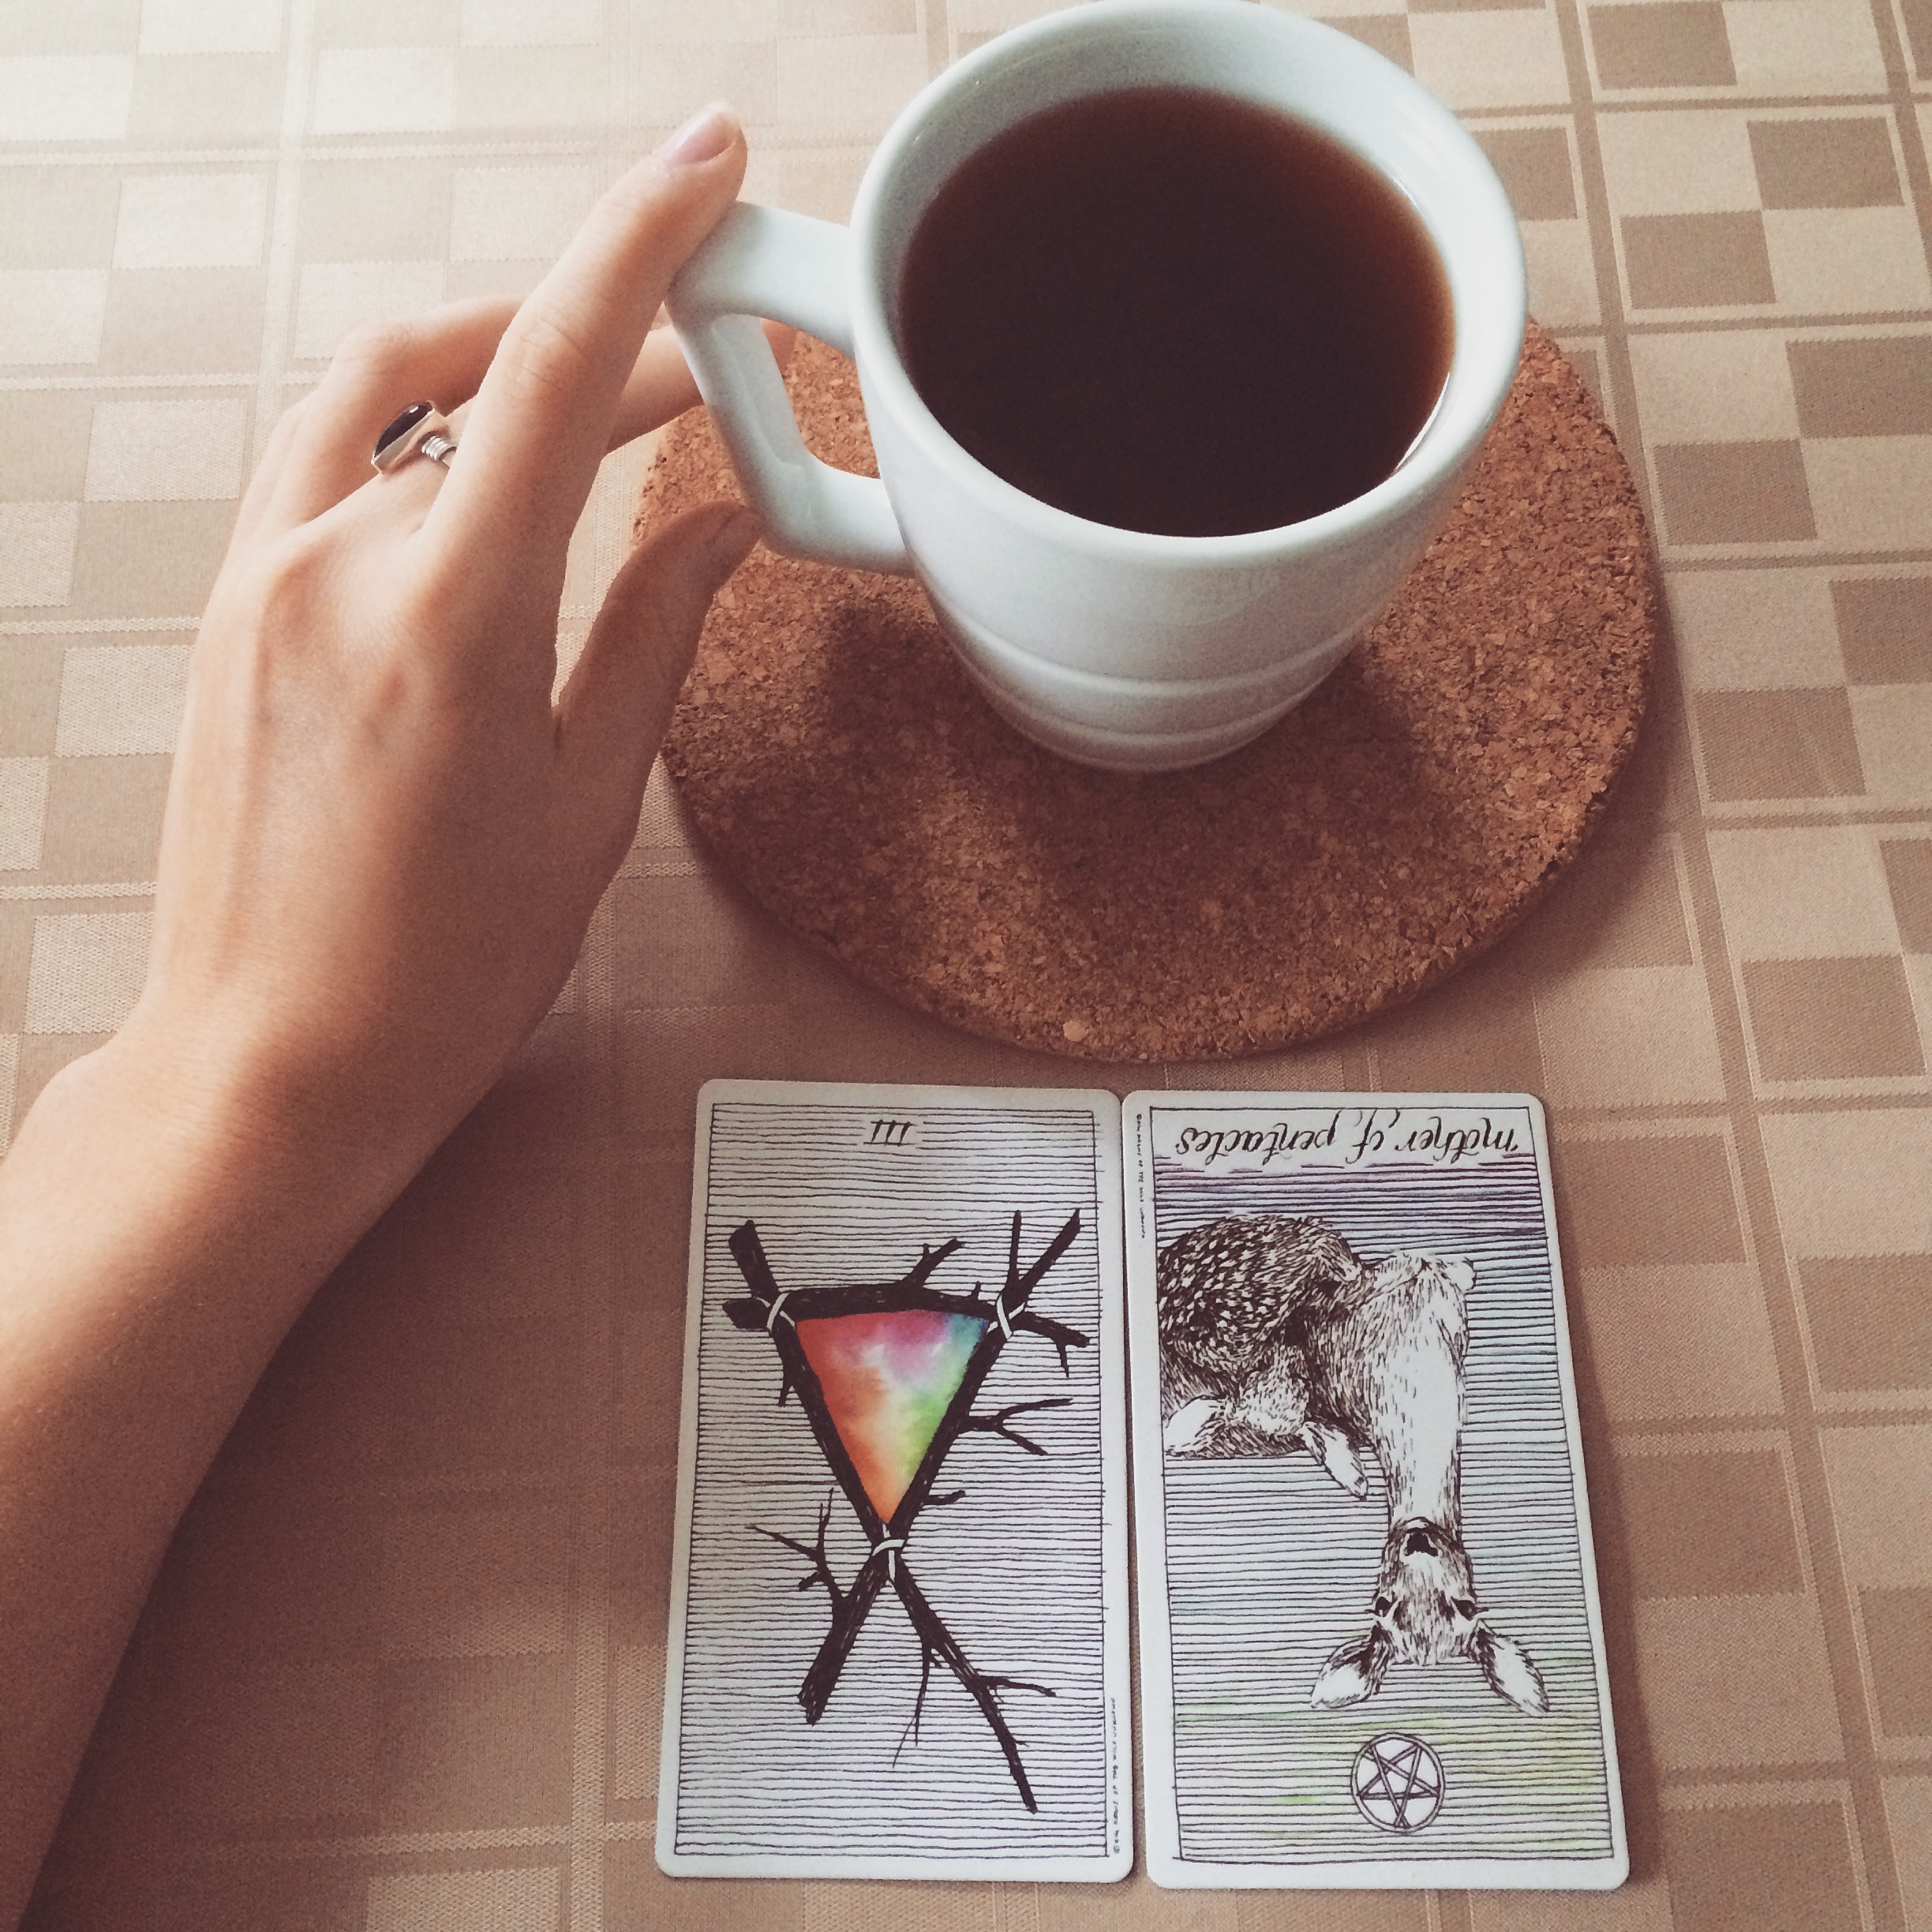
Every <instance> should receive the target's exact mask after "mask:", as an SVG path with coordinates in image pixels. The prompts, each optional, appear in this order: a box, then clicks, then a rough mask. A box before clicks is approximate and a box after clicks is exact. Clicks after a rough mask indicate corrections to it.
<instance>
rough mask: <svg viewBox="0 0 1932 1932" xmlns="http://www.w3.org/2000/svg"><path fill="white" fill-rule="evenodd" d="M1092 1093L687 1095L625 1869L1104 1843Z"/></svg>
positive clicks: (1111, 1460)
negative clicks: (676, 1327) (643, 1745)
mask: <svg viewBox="0 0 1932 1932" xmlns="http://www.w3.org/2000/svg"><path fill="white" fill-rule="evenodd" d="M1120 1146H1121V1142H1120V1114H1119V1104H1118V1102H1117V1101H1116V1100H1115V1099H1114V1097H1113V1096H1112V1095H1110V1094H1098V1093H1068V1092H1060V1091H1050V1092H1020V1091H975V1090H970V1089H965V1088H938V1087H929V1088H919V1087H862V1086H850V1087H841V1086H809V1085H793V1084H784V1083H777V1082H764V1081H745V1080H721V1081H713V1083H711V1084H710V1085H709V1086H707V1087H706V1088H705V1090H704V1091H703V1093H702V1095H700V1097H699V1100H698V1145H697V1160H696V1176H695V1186H694V1203H693V1208H692V1215H691V1286H690V1299H689V1303H688V1314H687V1323H686V1334H685V1357H684V1410H683V1431H682V1434H681V1436H680V1448H679V1467H678V1502H677V1511H678V1514H677V1529H676V1546H675V1554H674V1567H673V1572H672V1586H671V1622H670V1638H669V1642H668V1652H667V1672H666V1683H665V1725H664V1751H663V1761H662V1769H661V1777H660V1783H659V1795H658V1813H657V1859H658V1863H660V1864H661V1866H663V1867H664V1869H665V1870H666V1871H668V1872H670V1873H672V1874H699V1875H702V1874H732V1875H736V1876H741V1877H742V1876H771V1877H777V1876H784V1875H809V1876H844V1877H879V1878H1015V1879H1029V1878H1054V1879H1107V1878H1119V1877H1121V1875H1123V1874H1125V1871H1126V1870H1127V1869H1128V1867H1129V1864H1130V1863H1131V1862H1132V1858H1133V1851H1132V1841H1131V1825H1130V1822H1129V1821H1130V1817H1131V1811H1132V1805H1133V1785H1132V1747H1131V1734H1130V1732H1129V1696H1130V1690H1129V1676H1128V1670H1129V1661H1128V1608H1127V1604H1128V1597H1127V1482H1126V1372H1125V1324H1124V1319H1123V1316H1122V1312H1121V1282H1122V1276H1123V1267H1122V1263H1121V1193H1120Z"/></svg>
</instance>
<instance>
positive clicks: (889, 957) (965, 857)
mask: <svg viewBox="0 0 1932 1932" xmlns="http://www.w3.org/2000/svg"><path fill="white" fill-rule="evenodd" d="M789 382H790V387H791V389H792V398H793V402H794V404H795V406H796V408H797V410H798V412H799V421H800V424H801V425H802V427H803V431H804V434H805V437H806V440H807V443H808V444H810V445H811V447H812V448H813V450H814V451H815V452H816V453H817V454H818V455H820V456H822V457H823V458H825V459H826V460H827V461H828V462H835V463H837V464H839V465H841V466H843V467H844V468H846V469H850V470H865V471H867V472H868V473H869V474H876V472H875V471H874V466H873V462H872V452H871V443H870V441H869V440H868V439H867V435H866V429H865V419H864V414H863V406H862V404H861V402H860V399H859V385H858V380H857V378H856V375H855V373H854V372H853V370H852V365H850V364H849V363H848V362H847V361H845V360H844V358H843V357H841V356H840V355H839V354H837V352H836V351H835V350H831V349H828V348H826V347H825V346H822V344H819V343H813V342H807V341H803V340H802V341H801V342H800V343H799V347H798V350H797V352H796V354H795V356H794V357H793V359H792V367H791V371H790V375H789ZM736 493H737V491H736V481H735V479H734V478H733V477H732V472H731V470H730V467H729V465H728V462H727V460H726V459H725V455H724V452H723V451H722V448H721V446H720V445H719V444H718V442H717V439H716V437H715V436H714V434H713V431H712V429H711V427H710V422H709V420H708V419H707V417H706V415H705V414H704V412H703V411H702V410H694V411H693V412H692V413H691V414H690V415H688V416H687V417H683V419H682V420H681V421H679V422H678V423H676V425H673V426H672V429H670V430H669V431H668V432H666V434H665V438H664V440H663V442H662V444H661V448H660V451H659V455H658V457H657V462H655V464H654V465H653V469H652V471H651V474H650V477H649V479H648V481H647V483H646V489H645V494H644V500H643V503H642V507H641V510H640V513H639V519H638V520H639V528H640V530H647V529H649V528H650V526H651V525H653V523H655V522H657V521H658V520H660V519H662V518H664V517H665V516H668V515H672V514H673V513H675V512H676V511H679V510H680V509H683V508H686V507H689V506H691V505H692V504H697V503H701V502H704V501H706V500H709V499H710V498H713V497H716V496H732V495H736ZM1658 613H1659V601H1658V596H1657V586H1656V580H1655V577H1654V575H1653V570H1652V566H1651V562H1650V556H1649V547H1648V544H1647V541H1646V535H1645V530H1644V523H1643V518H1642V511H1640V509H1639V508H1638V501H1637V495H1636V492H1635V489H1634V487H1633V485H1632V484H1631V477H1630V473H1629V471H1628V470H1627V467H1626V466H1625V464H1624V462H1623V457H1622V455H1620V454H1619V451H1618V449H1617V447H1616V442H1615V441H1614V440H1613V439H1612V436H1611V434H1610V431H1609V429H1608V426H1607V425H1605V423H1604V419H1603V416H1602V414H1601V411H1600V410H1598V409H1597V406H1596V404H1595V402H1593V399H1592V398H1591V396H1590V395H1589V391H1588V390H1587V389H1586V388H1585V387H1584V385H1583V383H1582V380H1581V379H1580V378H1579V377H1578V375H1577V373H1576V372H1575V371H1574V369H1572V368H1571V365H1569V363H1568V362H1567V361H1565V360H1564V358H1563V354H1562V353H1561V352H1560V351H1559V350H1558V349H1557V347H1556V345H1555V344H1554V343H1552V342H1551V341H1550V339H1548V336H1546V335H1544V334H1543V333H1542V331H1541V330H1540V329H1538V328H1536V327H1535V326H1534V325H1533V324H1532V325H1531V328H1530V330H1529V336H1528V339H1527V343H1526V347H1525V351H1524V355H1523V361H1522V370H1521V373H1519V374H1518V377H1517V380H1516V386H1515V390H1514V391H1513V392H1512V393H1511V396H1510V399H1509V401H1508V403H1507V406H1505V408H1504V410H1503V414H1502V417H1501V418H1500V421H1498V423H1497V425H1496V428H1495V429H1494V430H1493V431H1492V432H1491V435H1490V438H1489V441H1488V444H1487V446H1486V447H1485V451H1484V452H1483V455H1482V456H1481V459H1480V461H1479V463H1478V466H1477V470H1476V472H1475V474H1474V477H1473V481H1471V483H1470V486H1469V488H1468V489H1467V490H1466V492H1464V494H1463V496H1462V500H1461V501H1460V503H1459V504H1458V505H1457V507H1456V508H1455V511H1454V513H1453V514H1452V515H1451V518H1450V519H1449V521H1448V522H1447V525H1446V526H1445V527H1444V529H1443V532H1442V534H1441V535H1440V537H1438V538H1437V539H1436V542H1435V544H1434V545H1433V546H1432V548H1431V549H1430V550H1429V552H1428V556H1426V557H1425V560H1423V562H1422V563H1421V564H1420V565H1418V566H1417V569H1416V571H1415V572H1414V574H1413V575H1412V576H1411V577H1410V578H1409V580H1408V582H1406V585H1405V586H1403V588H1402V591H1401V592H1400V593H1399V594H1398V597H1397V598H1396V601H1395V603H1394V604H1393V605H1391V608H1389V610H1388V612H1387V613H1386V614H1385V615H1384V616H1383V617H1382V618H1381V620H1380V621H1379V622H1378V623H1376V625H1375V626H1374V627H1372V629H1371V630H1369V631H1367V632H1366V633H1365V635H1363V637H1362V638H1361V640H1360V642H1358V643H1357V645H1356V646H1355V648H1354V650H1352V651H1351V652H1350V654H1349V656H1348V657H1346V658H1345V659H1344V660H1343V661H1342V665H1341V666H1340V668H1339V669H1337V670H1336V671H1335V672H1334V673H1333V675H1332V676H1330V678H1329V679H1328V680H1327V682H1326V683H1324V684H1323V685H1322V686H1321V687H1320V688H1319V689H1318V690H1317V691H1316V692H1315V693H1314V695H1312V697H1310V698H1309V699H1308V700H1307V701H1306V702H1305V703H1304V704H1303V705H1302V706H1301V707H1300V708H1299V709H1298V710H1296V711H1294V712H1291V713H1290V714H1289V716H1288V717H1286V718H1284V719H1283V720H1282V721H1281V723H1280V724H1279V725H1276V726H1275V727H1274V728H1273V729H1272V730H1271V731H1269V732H1267V734H1266V735H1265V736H1263V737H1262V738H1260V739H1258V740H1256V743H1253V744H1252V745H1249V746H1248V747H1246V748H1245V749H1244V750H1242V751H1237V752H1235V753H1234V754H1232V755H1231V756H1230V757H1227V758H1222V759H1220V760H1219V761H1218V762H1215V763H1214V764H1211V765H1207V766H1200V767H1199V768H1197V769H1194V770H1192V771H1185V772H1176V773H1165V774H1161V775H1158V776H1152V777H1145V776H1141V777H1134V776H1124V775H1119V774H1115V773H1106V772H1098V771H1091V770H1088V769H1086V768H1085V767H1084V766H1078V765H1074V764H1070V763H1069V762H1066V761H1065V760H1064V759H1062V758H1056V757H1054V755H1053V754H1051V753H1050V752H1047V751H1041V750H1039V748H1038V747H1035V745H1033V744H1032V743H1031V742H1029V741H1028V739H1024V738H1023V737H1021V736H1020V735H1019V733H1018V732H1015V731H1013V729H1012V728H1010V727H1009V726H1008V725H1006V724H1005V723H1004V722H1003V721H1002V720H1001V719H1000V718H999V717H997V716H996V715H995V714H994V713H993V712H992V711H991V710H990V709H989V708H988V707H987V705H986V704H985V703H984V702H983V701H982V700H981V699H980V698H979V695H977V693H976V692H975V691H974V690H973V688H972V686H971V685H970V684H969V683H968V681H967V679H966V676H965V674H964V672H962V671H961V670H960V668H958V666H957V665H956V664H955V663H954V661H953V657H952V654H951V652H950V650H949V648H948V646H947V645H946V643H945V640H944V638H942V635H941V634H940V631H939V630H938V626H937V625H936V623H934V620H933V617H932V614H931V612H930V608H929V607H928V606H927V602H926V597H925V593H924V592H923V591H922V590H920V589H919V586H917V585H916V584H915V583H914V582H912V581H911V580H910V579H908V578H886V577H878V576H872V575H867V574H865V573H863V572H860V571H844V570H838V569H833V568H831V567H827V566H825V565H822V564H802V563H798V562H796V561H794V560H791V559H789V558H785V557H780V556H774V555H773V554H772V553H771V552H769V551H767V550H765V549H762V548H761V549H758V551H756V552H754V554H753V556H751V560H749V561H748V562H747V564H745V565H744V567H743V569H741V570H740V571H739V573H738V575H737V576H736V578H733V579H732V582H731V584H730V585H729V586H728V587H727V588H726V589H725V590H724V591H723V592H722V593H721V594H720V596H719V597H718V600H717V605H716V607H715V608H714V609H713V612H712V614H711V616H710V620H709V622H708V623H706V628H705V634H704V639H703V642H702V645H701V646H700V648H699V651H698V662H697V666H696V668H695V670H694V672H692V675H691V680H690V683H688V684H687V687H686V688H685V693H684V697H683V702H682V703H681V704H680V707H679V709H678V712H677V714H676V718H675V719H674V721H673V722H672V727H671V731H670V734H669V736H668V738H667V739H666V740H665V759H666V761H667V762H668V765H669V766H670V769H671V772H672V776H673V777H674V778H675V779H676V781H677V783H678V784H679V785H680V788H681V789H682V791H683V796H684V798H685V799H686V801H687V803H688V805H689V807H690V809H691V814H692V816H693V817H694V818H695V820H696V822H697V824H698V828H699V829H700V830H701V831H702V833H703V835H704V836H705V837H706V839H707V840H708V841H710V844H711V845H712V846H713V848H715V849H716V851H717V853H718V855H719V856H721V859H723V861H724V863H725V865H726V866H727V867H729V869H730V870H731V871H733V872H734V873H736V874H737V876H738V877H739V879H741V880H742V881H743V883H744V884H745V885H746V886H747V887H748V888H749V889H750V890H751V893H753V895H754V897H756V898H758V900H761V901H762V903H763V904H765V905H766V907H767V908H769V910H770V911H771V912H773V914H774V915H776V916H777V918H778V919H780V920H781V921H782V922H783V923H784V924H785V925H786V926H788V927H790V928H791V929H792V930H793V931H795V932H796V933H798V934H800V935H801V936H803V938H806V939H807V940H809V941H811V942H812V943H814V945H818V946H820V947H822V948H823V949H825V950H826V952H828V953H831V954H832V956H833V957H834V958H836V959H838V960H841V961H842V962H843V963H844V964H845V965H846V966H847V967H848V968H850V969H851V970H852V972H854V973H856V975H858V976H859V978H860V979H863V980H865V981H867V982H868V983H871V985H873V986H874V987H878V988H879V989H880V990H882V991H883V992H886V993H887V994H891V995H892V996H893V998H897V999H899V1000H902V1001H904V1002H905V1003H907V1004H908V1005H912V1006H915V1007H918V1008H920V1009H923V1011H925V1012H927V1013H934V1014H936V1015H938V1017H940V1018H942V1019H944V1020H950V1021H952V1022H953V1024H956V1025H958V1026H960V1027H963V1028H966V1029H967V1030H968V1031H969V1032H974V1033H979V1034H983V1035H990V1037H992V1038H994V1039H1002V1040H1007V1041H1011V1042H1013V1043H1017V1044H1018V1045H1020V1046H1024V1047H1035V1048H1039V1049H1043V1050H1047V1051H1049V1052H1054V1053H1061V1054H1079V1055H1083V1056H1086V1057H1089V1058H1096V1059H1106V1060H1147V1061H1158V1060H1193V1059H1206V1058H1221V1057H1225V1056H1230V1055H1234V1054H1246V1053H1255V1052H1259V1051H1261V1050H1265V1049H1267V1048H1270V1047H1281V1046H1285V1045H1286V1044H1289V1043H1291V1042H1294V1041H1297V1040H1307V1039H1314V1038H1316V1036H1318V1035H1321V1034H1324V1033H1329V1032H1334V1031H1335V1029H1336V1028H1341V1027H1346V1026H1349V1025H1351V1024H1354V1022H1356V1021H1357V1020H1364V1019H1366V1018H1367V1017H1368V1016H1369V1015H1370V1014H1372V1013H1379V1012H1380V1011H1382V1010H1383V1009H1384V1008H1387V1007H1389V1006H1392V1005H1396V1004H1397V1003H1398V1002H1401V1001H1403V1000H1406V999H1409V998H1413V996H1414V995H1415V994H1417V993H1419V992H1421V990H1423V989H1424V988H1425V987H1428V986H1431V985H1433V984H1434V983H1436V981H1437V980H1439V979H1443V978H1444V977H1445V976H1446V975H1448V974H1450V973H1451V972H1455V970H1456V968H1458V967H1459V966H1462V965H1463V964H1466V963H1467V962H1468V961H1469V960H1472V959H1473V958H1475V957H1477V954H1478V953H1481V952H1482V951H1483V950H1484V949H1485V948H1486V947H1488V945H1491V944H1492V943H1493V942H1495V941H1496V939H1497V938H1499V937H1500V935H1501V934H1503V933H1504V932H1506V931H1507V930H1508V929H1509V928H1510V927H1512V926H1513V925H1515V923H1516V922H1517V921H1518V919H1521V918H1522V915H1523V913H1524V912H1525V911H1526V909H1527V908H1528V907H1529V905H1530V904H1531V903H1532V902H1533V900H1535V899H1536V898H1537V896H1538V895H1539V894H1540V893H1541V892H1542V891H1543V890H1544V888H1545V887H1546V886H1548V884H1549V883H1550V882H1551V880H1552V878H1554V876H1555V875H1556V874H1557V873H1558V872H1559V871H1561V870H1562V868H1563V867H1564V866H1566V865H1567V864H1568V863H1570V861H1571V859H1574V857H1575V856H1576V855H1577V853H1578V851H1579V850H1580V849H1581V848H1582V844H1583V842H1584V840H1585V839H1586V837H1588V835H1589V832H1590V830H1591V829H1592V827H1593V826H1594V825H1595V824H1596V822H1597V819H1598V818H1600V817H1601V814H1602V812H1603V810H1604V803H1605V800H1606V799H1607V797H1608V792H1609V789H1610V786H1611V784H1612V781H1613V780H1614V779H1615V778H1616V776H1617V774H1618V773H1619V771H1620V770H1621V769H1623V766H1624V764H1625V762H1627V759H1628V758H1629V757H1630V754H1631V749H1632V747H1633V745H1634V743H1635V739H1636V736H1637V728H1638V720H1639V718H1640V717H1642V713H1643V709H1644V705H1645V701H1646V696H1647V694H1648V691H1649V683H1650V675H1651V663H1652V659H1653V654H1654V653H1655V650H1656V647H1657V630H1658V625H1659V614H1658Z"/></svg>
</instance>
